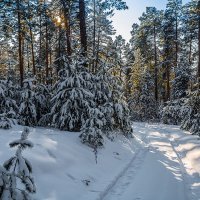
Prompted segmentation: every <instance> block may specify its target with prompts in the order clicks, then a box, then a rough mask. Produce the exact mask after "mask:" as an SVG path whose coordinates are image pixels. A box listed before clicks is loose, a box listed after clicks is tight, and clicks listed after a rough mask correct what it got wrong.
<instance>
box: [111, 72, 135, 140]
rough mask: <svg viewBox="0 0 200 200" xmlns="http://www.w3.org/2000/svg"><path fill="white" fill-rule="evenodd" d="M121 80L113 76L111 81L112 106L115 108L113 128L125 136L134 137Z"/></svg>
mask: <svg viewBox="0 0 200 200" xmlns="http://www.w3.org/2000/svg"><path fill="white" fill-rule="evenodd" d="M120 82H121V79H120V78H119V77H117V76H112V77H111V79H110V90H111V101H110V103H111V105H112V107H113V111H114V112H113V116H112V118H113V127H114V129H118V130H121V131H122V132H123V134H124V135H125V136H128V137H130V136H131V135H132V127H131V122H130V111H129V109H128V105H127V103H126V101H125V96H124V94H123V92H122V87H121V84H120Z"/></svg>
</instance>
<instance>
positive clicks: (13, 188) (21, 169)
mask: <svg viewBox="0 0 200 200" xmlns="http://www.w3.org/2000/svg"><path fill="white" fill-rule="evenodd" d="M28 135H29V129H28V128H25V129H24V131H23V132H22V135H21V138H20V139H18V140H14V141H13V142H11V143H10V147H11V148H13V147H17V150H16V154H15V156H13V157H11V158H10V159H9V160H7V161H6V162H5V163H4V165H3V166H4V168H0V199H1V200H31V199H32V198H31V194H33V193H35V192H36V188H35V184H34V179H33V177H32V176H31V173H32V166H31V164H30V162H29V161H28V160H27V159H26V158H24V157H23V156H22V152H23V150H25V149H26V148H32V147H33V143H32V142H30V141H29V140H28ZM19 180H20V181H21V184H20V183H19Z"/></svg>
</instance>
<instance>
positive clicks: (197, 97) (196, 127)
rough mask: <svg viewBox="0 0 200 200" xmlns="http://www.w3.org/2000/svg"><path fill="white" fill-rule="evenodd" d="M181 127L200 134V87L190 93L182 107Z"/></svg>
mask: <svg viewBox="0 0 200 200" xmlns="http://www.w3.org/2000/svg"><path fill="white" fill-rule="evenodd" d="M182 115H183V119H182V122H181V128H183V129H185V130H188V131H190V132H191V133H193V134H196V135H199V136H200V89H196V90H194V91H192V92H190V93H189V94H188V98H187V99H186V102H185V104H184V105H183V107H182Z"/></svg>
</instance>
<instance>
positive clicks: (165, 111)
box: [160, 98, 185, 125]
mask: <svg viewBox="0 0 200 200" xmlns="http://www.w3.org/2000/svg"><path fill="white" fill-rule="evenodd" d="M184 102H185V98H181V99H176V100H173V101H168V102H165V103H164V105H163V106H161V107H160V118H161V121H162V122H163V123H164V124H173V125H179V124H180V123H181V121H182V119H183V116H182V108H183V105H184Z"/></svg>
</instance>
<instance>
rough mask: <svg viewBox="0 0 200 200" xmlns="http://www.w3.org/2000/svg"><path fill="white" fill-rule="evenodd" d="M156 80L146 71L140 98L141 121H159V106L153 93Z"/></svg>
mask: <svg viewBox="0 0 200 200" xmlns="http://www.w3.org/2000/svg"><path fill="white" fill-rule="evenodd" d="M153 88H154V80H153V78H152V76H151V74H150V72H149V71H147V70H145V72H144V73H143V77H142V88H141V93H140V97H139V116H140V119H141V121H148V120H155V119H157V113H158V111H157V105H156V100H155V98H154V93H153V92H152V91H153Z"/></svg>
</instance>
